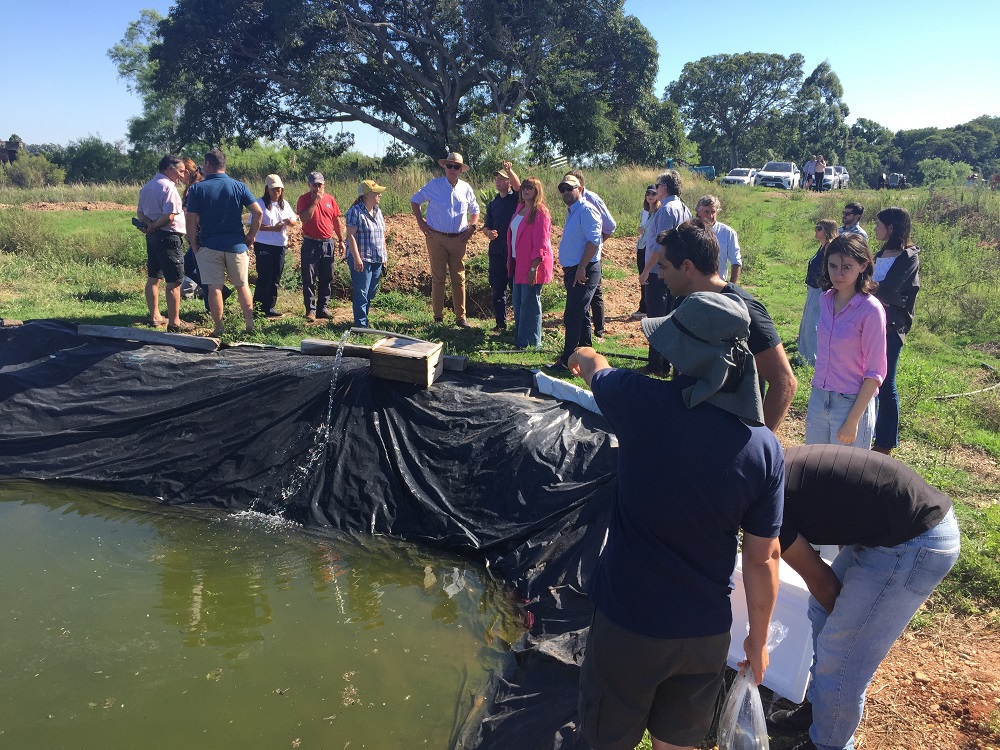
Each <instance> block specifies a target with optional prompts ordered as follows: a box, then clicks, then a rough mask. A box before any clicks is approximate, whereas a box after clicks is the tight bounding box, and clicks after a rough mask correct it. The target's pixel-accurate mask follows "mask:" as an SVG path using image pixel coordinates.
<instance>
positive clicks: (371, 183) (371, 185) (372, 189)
mask: <svg viewBox="0 0 1000 750" xmlns="http://www.w3.org/2000/svg"><path fill="white" fill-rule="evenodd" d="M384 192H385V185H379V184H378V183H377V182H375V180H362V181H361V182H360V183H358V195H359V196H362V195H368V193H375V194H379V193H384Z"/></svg>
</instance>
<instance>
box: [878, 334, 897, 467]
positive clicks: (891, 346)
mask: <svg viewBox="0 0 1000 750" xmlns="http://www.w3.org/2000/svg"><path fill="white" fill-rule="evenodd" d="M902 349H903V340H902V339H901V338H900V337H899V334H898V333H896V332H895V331H894V330H892V329H891V328H886V330H885V359H886V365H887V368H886V373H885V380H883V381H882V385H881V386H880V387H879V389H878V396H877V398H876V400H877V401H878V415H877V416H876V417H875V447H876V448H895V447H896V446H897V445H899V391H897V390H896V368H897V367H898V366H899V353H900V351H902Z"/></svg>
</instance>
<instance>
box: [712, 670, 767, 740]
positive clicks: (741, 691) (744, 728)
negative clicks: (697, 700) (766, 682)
mask: <svg viewBox="0 0 1000 750" xmlns="http://www.w3.org/2000/svg"><path fill="white" fill-rule="evenodd" d="M719 750H770V745H769V743H768V737H767V724H766V723H765V721H764V706H763V704H762V703H761V702H760V693H759V692H758V691H757V685H756V684H754V679H753V670H752V669H750V665H749V664H748V665H747V666H745V667H743V669H741V670H740V673H739V674H738V675H736V679H735V680H734V681H733V686H732V687H731V688H729V694H728V695H727V696H726V702H725V704H724V705H723V707H722V718H720V719H719Z"/></svg>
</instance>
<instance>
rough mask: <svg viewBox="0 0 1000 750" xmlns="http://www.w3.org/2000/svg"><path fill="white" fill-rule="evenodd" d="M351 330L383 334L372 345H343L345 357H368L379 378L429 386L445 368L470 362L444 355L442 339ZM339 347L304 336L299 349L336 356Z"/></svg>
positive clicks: (455, 367)
mask: <svg viewBox="0 0 1000 750" xmlns="http://www.w3.org/2000/svg"><path fill="white" fill-rule="evenodd" d="M351 332H352V333H367V334H376V335H381V336H382V338H380V339H379V340H378V341H376V342H375V343H374V344H372V345H371V346H362V345H360V344H344V345H343V348H344V354H345V355H346V356H348V357H364V358H366V359H368V360H369V361H370V362H371V370H372V375H374V376H375V377H377V378H383V379H385V380H396V381H399V382H401V383H413V384H414V385H419V386H422V387H424V388H427V387H429V386H431V385H432V384H433V383H434V381H435V380H437V379H438V378H439V377H440V376H441V373H442V372H444V371H445V370H464V369H465V368H466V365H467V364H468V359H467V358H466V357H455V356H449V355H446V354H444V344H442V343H441V342H440V341H438V342H433V341H424V340H423V339H418V338H413V337H412V336H403V335H401V334H397V333H391V332H389V331H379V330H375V329H372V328H352V329H351ZM340 346H341V345H340V343H339V342H337V341H330V340H328V339H303V340H302V344H301V346H300V351H301V352H302V353H303V354H319V355H327V356H335V355H336V354H337V350H338V349H339V348H340Z"/></svg>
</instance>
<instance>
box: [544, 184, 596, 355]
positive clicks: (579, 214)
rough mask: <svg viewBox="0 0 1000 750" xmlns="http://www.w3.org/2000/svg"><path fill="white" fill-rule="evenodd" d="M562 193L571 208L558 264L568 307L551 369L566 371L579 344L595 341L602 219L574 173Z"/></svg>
mask: <svg viewBox="0 0 1000 750" xmlns="http://www.w3.org/2000/svg"><path fill="white" fill-rule="evenodd" d="M559 195H560V196H561V197H562V199H563V203H565V204H566V206H567V207H568V209H569V211H568V212H567V214H566V225H565V226H564V227H563V234H562V239H561V240H559V265H561V266H562V269H563V284H564V285H565V287H566V310H565V311H564V312H563V327H564V328H565V329H566V343H565V345H564V346H563V351H562V355H561V356H560V357H559V359H558V360H556V362H555V364H553V365H552V368H551V369H553V370H556V371H564V370H566V368H567V365H568V362H569V355H570V354H572V353H573V351H574V350H575V349H576V348H577V347H578V346H590V345H591V344H592V343H593V334H592V331H591V327H590V303H591V301H592V300H593V299H594V292H595V291H596V290H597V287H599V286H600V285H601V219H600V217H599V216H598V215H597V212H596V211H595V210H594V209H593V208H592V207H591V206H590V205H589V204H588V203H587V202H586V201H584V200H583V183H581V182H580V180H579V178H577V177H576V176H575V175H571V174H568V175H566V176H565V177H563V180H562V182H560V183H559Z"/></svg>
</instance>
